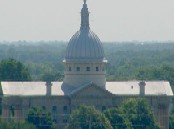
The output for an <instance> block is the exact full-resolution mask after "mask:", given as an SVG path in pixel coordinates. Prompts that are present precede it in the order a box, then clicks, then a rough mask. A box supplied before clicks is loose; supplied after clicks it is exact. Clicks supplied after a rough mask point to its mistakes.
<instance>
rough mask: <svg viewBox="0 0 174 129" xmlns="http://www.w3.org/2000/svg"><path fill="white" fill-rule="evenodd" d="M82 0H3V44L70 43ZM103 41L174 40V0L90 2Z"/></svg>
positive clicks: (93, 22)
mask: <svg viewBox="0 0 174 129" xmlns="http://www.w3.org/2000/svg"><path fill="white" fill-rule="evenodd" d="M82 4H83V0H75V1H71V0H63V1H62V0H51V1H50V0H13V1H12V0H0V41H18V40H27V41H40V40H45V41H48V40H59V41H60V40H62V41H69V39H70V38H71V36H72V35H73V34H74V33H75V32H76V31H78V30H79V28H80V11H81V8H82ZM87 4H88V8H89V11H90V28H91V29H92V30H93V31H94V32H95V33H96V34H97V35H98V36H99V38H100V39H101V40H102V41H107V42H111V41H131V40H138V41H152V40H157V41H168V40H174V15H173V12H174V8H173V5H174V1H173V0H141V1H140V0H131V1H130V0H109V1H106V0H87Z"/></svg>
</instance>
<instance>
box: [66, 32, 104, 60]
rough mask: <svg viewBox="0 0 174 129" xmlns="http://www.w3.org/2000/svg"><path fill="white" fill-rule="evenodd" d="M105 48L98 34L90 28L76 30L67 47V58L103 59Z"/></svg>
mask: <svg viewBox="0 0 174 129" xmlns="http://www.w3.org/2000/svg"><path fill="white" fill-rule="evenodd" d="M103 59H104V50H103V46H102V43H101V41H100V39H99V38H98V36H97V35H96V34H95V33H94V32H92V31H91V30H90V29H82V30H79V31H78V32H76V33H75V34H74V35H73V37H72V38H71V40H70V41H69V44H68V46H67V49H66V55H65V60H103Z"/></svg>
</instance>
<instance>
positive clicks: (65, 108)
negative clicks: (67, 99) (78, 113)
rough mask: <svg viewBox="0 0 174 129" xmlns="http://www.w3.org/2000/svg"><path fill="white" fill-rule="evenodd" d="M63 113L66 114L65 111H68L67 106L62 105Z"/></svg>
mask: <svg viewBox="0 0 174 129" xmlns="http://www.w3.org/2000/svg"><path fill="white" fill-rule="evenodd" d="M63 113H64V114H67V113H68V107H67V106H64V107H63Z"/></svg>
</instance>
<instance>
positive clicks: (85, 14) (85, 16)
mask: <svg viewBox="0 0 174 129" xmlns="http://www.w3.org/2000/svg"><path fill="white" fill-rule="evenodd" d="M83 1H84V4H83V8H82V10H81V27H80V28H81V30H82V29H89V11H88V7H87V4H86V1H87V0H83Z"/></svg>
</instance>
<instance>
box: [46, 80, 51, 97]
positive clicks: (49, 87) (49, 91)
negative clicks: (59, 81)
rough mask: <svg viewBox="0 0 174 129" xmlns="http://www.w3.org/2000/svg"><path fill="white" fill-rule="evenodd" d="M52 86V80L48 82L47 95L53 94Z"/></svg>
mask: <svg viewBox="0 0 174 129" xmlns="http://www.w3.org/2000/svg"><path fill="white" fill-rule="evenodd" d="M51 86H52V83H51V81H47V82H46V90H47V91H46V95H47V96H51Z"/></svg>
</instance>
